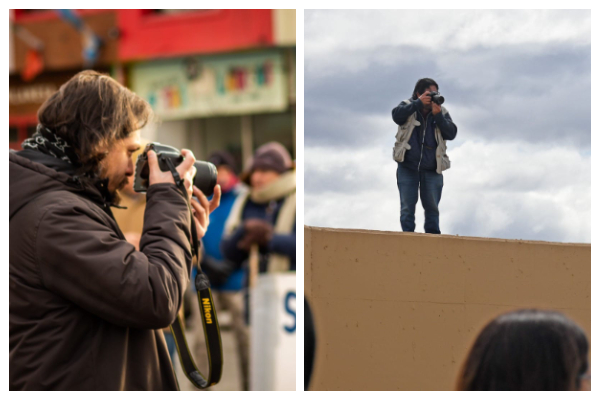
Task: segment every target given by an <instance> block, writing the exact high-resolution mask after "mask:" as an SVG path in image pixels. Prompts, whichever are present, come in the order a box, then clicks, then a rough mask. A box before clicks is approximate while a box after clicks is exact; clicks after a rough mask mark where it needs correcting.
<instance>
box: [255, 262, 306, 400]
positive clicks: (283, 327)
mask: <svg viewBox="0 0 600 400" xmlns="http://www.w3.org/2000/svg"><path fill="white" fill-rule="evenodd" d="M250 304H251V306H250V390H296V273H294V272H284V273H273V274H261V275H259V277H258V280H257V284H256V287H255V288H253V289H251V291H250Z"/></svg>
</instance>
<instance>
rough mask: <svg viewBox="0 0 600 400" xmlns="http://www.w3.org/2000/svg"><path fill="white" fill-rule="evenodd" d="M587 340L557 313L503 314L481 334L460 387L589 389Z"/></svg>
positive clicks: (469, 358)
mask: <svg viewBox="0 0 600 400" xmlns="http://www.w3.org/2000/svg"><path fill="white" fill-rule="evenodd" d="M588 350H589V345H588V340H587V338H586V336H585V333H584V332H583V330H582V329H581V328H580V327H579V326H578V325H577V324H575V323H574V322H573V321H571V320H570V319H569V318H567V317H565V316H564V315H563V314H561V313H559V312H555V311H542V310H518V311H513V312H509V313H507V314H503V315H500V316H499V317H497V318H496V319H494V320H493V321H491V322H490V323H489V324H487V326H486V327H485V328H483V330H482V331H481V333H480V334H479V336H478V337H477V339H476V340H475V343H474V344H473V347H472V348H471V350H470V352H469V354H468V356H467V359H466V360H465V363H464V365H463V367H462V370H461V373H460V375H459V377H458V382H457V389H458V390H589V389H590V388H589V386H590V375H589V364H588Z"/></svg>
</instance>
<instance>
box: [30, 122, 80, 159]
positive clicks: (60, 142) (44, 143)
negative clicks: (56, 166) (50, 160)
mask: <svg viewBox="0 0 600 400" xmlns="http://www.w3.org/2000/svg"><path fill="white" fill-rule="evenodd" d="M21 146H22V147H23V149H31V150H36V151H39V152H42V153H44V154H48V155H51V156H53V157H55V158H58V159H59V160H63V161H66V162H68V163H69V164H72V165H73V166H74V167H76V168H78V167H80V166H81V164H80V163H79V157H78V156H77V154H76V153H75V150H74V149H73V147H71V146H69V144H68V143H67V142H65V140H64V139H62V138H60V137H58V136H57V135H56V134H55V133H54V132H52V131H51V130H50V129H48V128H46V127H45V126H43V125H42V124H38V126H37V131H36V132H35V133H34V134H33V136H32V137H30V138H29V139H27V140H25V141H24V142H23V144H22V145H21Z"/></svg>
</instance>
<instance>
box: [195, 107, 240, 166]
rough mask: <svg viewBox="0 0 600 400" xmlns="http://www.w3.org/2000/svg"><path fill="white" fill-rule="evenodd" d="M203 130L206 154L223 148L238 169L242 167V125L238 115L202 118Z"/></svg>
mask: <svg viewBox="0 0 600 400" xmlns="http://www.w3.org/2000/svg"><path fill="white" fill-rule="evenodd" d="M202 122H203V123H204V126H203V131H204V132H206V136H205V137H206V144H205V146H206V147H205V148H206V156H207V157H208V156H209V155H210V154H211V153H212V152H213V151H217V150H225V151H227V152H229V153H231V154H232V155H233V157H234V158H235V161H236V162H237V164H238V169H239V170H241V167H242V139H241V129H242V125H241V122H240V117H238V116H235V117H216V118H206V119H203V120H202Z"/></svg>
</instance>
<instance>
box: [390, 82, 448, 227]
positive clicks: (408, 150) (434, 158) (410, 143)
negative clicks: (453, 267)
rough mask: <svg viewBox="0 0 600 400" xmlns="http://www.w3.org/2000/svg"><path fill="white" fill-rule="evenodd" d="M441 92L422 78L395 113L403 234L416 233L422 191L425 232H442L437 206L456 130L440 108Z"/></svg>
mask: <svg viewBox="0 0 600 400" xmlns="http://www.w3.org/2000/svg"><path fill="white" fill-rule="evenodd" d="M438 90H439V87H438V84H437V83H436V82H435V81H434V80H433V79H429V78H423V79H420V80H419V81H418V82H417V84H416V85H415V90H414V91H413V95H412V98H410V99H408V100H404V101H402V102H401V103H400V104H399V105H398V107H396V108H394V109H393V110H392V118H393V120H394V122H395V123H396V124H398V133H397V134H396V145H395V146H394V160H395V161H396V162H397V163H398V170H397V172H396V180H397V183H398V190H399V191H400V204H401V208H400V225H401V226H402V230H403V231H404V232H414V231H415V207H416V205H417V201H418V199H419V188H420V189H421V204H423V208H424V209H425V233H437V234H439V233H441V232H440V212H439V210H438V204H439V203H440V199H441V198H442V188H443V186H444V177H443V175H442V171H444V170H446V169H448V168H450V159H449V158H448V156H447V155H446V140H453V139H454V138H455V137H456V131H457V129H456V125H454V123H453V122H452V118H450V114H449V113H448V111H447V110H446V109H445V108H444V107H442V106H441V104H442V103H443V102H444V98H443V97H441V96H440V95H439V93H437V92H438Z"/></svg>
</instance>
